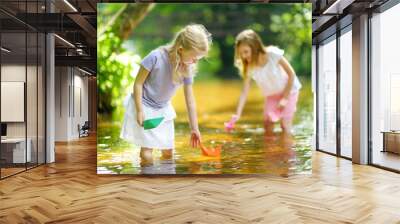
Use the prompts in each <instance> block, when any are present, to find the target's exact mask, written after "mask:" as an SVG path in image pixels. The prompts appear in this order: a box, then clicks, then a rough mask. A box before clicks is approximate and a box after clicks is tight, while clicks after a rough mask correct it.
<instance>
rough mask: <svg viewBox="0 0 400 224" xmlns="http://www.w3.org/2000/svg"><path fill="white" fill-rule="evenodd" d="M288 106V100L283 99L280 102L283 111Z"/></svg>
mask: <svg viewBox="0 0 400 224" xmlns="http://www.w3.org/2000/svg"><path fill="white" fill-rule="evenodd" d="M286 104H287V99H286V98H282V99H281V100H280V101H279V108H280V109H283V108H284V107H285V106H286Z"/></svg>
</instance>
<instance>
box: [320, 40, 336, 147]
mask: <svg viewBox="0 0 400 224" xmlns="http://www.w3.org/2000/svg"><path fill="white" fill-rule="evenodd" d="M318 51H319V52H318V63H319V67H318V104H319V105H318V115H319V122H318V138H319V139H318V144H319V145H318V146H319V149H320V150H324V151H327V152H330V153H336V40H335V38H334V39H333V40H332V41H330V42H328V43H326V44H324V45H320V46H319V48H318Z"/></svg>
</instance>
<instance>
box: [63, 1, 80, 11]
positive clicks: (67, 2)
mask: <svg viewBox="0 0 400 224" xmlns="http://www.w3.org/2000/svg"><path fill="white" fill-rule="evenodd" d="M64 2H65V4H67V5H68V6H69V7H70V8H71V9H72V10H74V12H78V10H77V9H76V8H75V7H74V6H73V5H72V4H71V3H69V1H68V0H64Z"/></svg>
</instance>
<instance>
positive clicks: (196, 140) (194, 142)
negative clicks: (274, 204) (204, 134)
mask: <svg viewBox="0 0 400 224" xmlns="http://www.w3.org/2000/svg"><path fill="white" fill-rule="evenodd" d="M200 141H201V135H200V131H199V130H192V134H191V136H190V146H192V147H193V148H197V147H198V146H199V145H200Z"/></svg>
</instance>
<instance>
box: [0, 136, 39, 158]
mask: <svg viewBox="0 0 400 224" xmlns="http://www.w3.org/2000/svg"><path fill="white" fill-rule="evenodd" d="M26 142H27V143H28V145H27V146H28V147H27V148H26V154H25V138H6V139H1V154H2V159H5V160H6V163H25V162H30V161H31V157H32V154H31V145H32V141H31V139H30V138H28V139H27V141H26ZM3 155H4V156H3ZM11 155H12V156H11ZM11 158H12V159H11ZM25 159H26V161H25Z"/></svg>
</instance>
